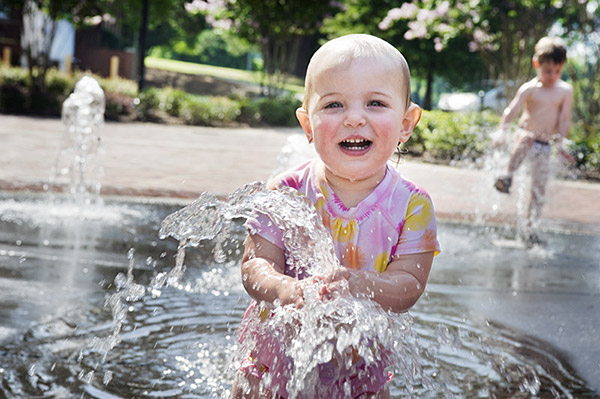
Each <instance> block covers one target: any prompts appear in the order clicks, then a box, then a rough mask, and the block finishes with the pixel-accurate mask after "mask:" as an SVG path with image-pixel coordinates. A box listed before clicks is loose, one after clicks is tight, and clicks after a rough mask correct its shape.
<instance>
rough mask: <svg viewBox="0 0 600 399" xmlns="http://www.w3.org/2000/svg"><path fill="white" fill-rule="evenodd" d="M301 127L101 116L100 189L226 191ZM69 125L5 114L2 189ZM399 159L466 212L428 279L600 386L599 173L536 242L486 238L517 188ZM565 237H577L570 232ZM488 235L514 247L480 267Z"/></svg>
mask: <svg viewBox="0 0 600 399" xmlns="http://www.w3.org/2000/svg"><path fill="white" fill-rule="evenodd" d="M300 133H301V132H300V130H299V129H297V128H291V129H224V128H223V129H222V128H204V127H190V126H166V125H156V124H140V123H134V124H125V123H106V125H105V126H104V127H103V128H102V130H101V131H100V133H99V135H100V136H101V143H102V150H103V162H102V164H103V165H104V173H103V177H102V179H101V184H102V193H103V194H104V195H106V196H113V195H114V196H128V197H131V196H143V197H169V198H178V199H181V200H182V203H184V202H185V201H187V200H190V199H193V198H195V197H196V196H198V195H199V194H200V193H201V192H203V191H209V192H212V193H216V194H218V195H223V196H224V195H227V194H229V193H231V192H233V191H234V190H235V189H236V188H238V187H240V186H242V185H243V184H246V183H248V182H252V181H255V180H266V179H267V178H268V177H269V176H270V175H271V173H272V171H273V170H274V169H275V168H276V166H277V164H278V157H279V155H280V153H281V150H282V148H283V147H284V146H286V145H289V144H290V138H291V137H292V138H294V137H296V138H298V136H299V135H300ZM62 135H63V125H62V123H61V122H60V120H57V119H38V118H27V117H17V116H6V115H0V143H1V144H2V145H1V146H0V190H1V191H5V192H10V191H15V190H16V191H19V192H23V191H40V190H42V187H43V185H44V184H45V183H47V182H48V179H49V176H50V173H51V169H52V166H53V164H54V161H55V157H56V154H57V153H58V148H59V145H60V140H61V137H62ZM291 143H293V141H291ZM399 169H400V171H401V173H402V174H404V175H405V176H406V177H408V178H409V179H411V180H413V181H415V182H418V183H419V184H420V185H421V186H423V187H424V188H426V189H427V191H428V192H429V193H430V195H431V197H432V198H433V200H434V204H435V207H436V213H437V215H438V218H439V219H440V221H444V222H446V223H451V224H452V223H454V222H458V223H460V224H461V225H463V224H462V223H463V222H469V223H466V224H464V226H465V227H464V228H463V229H464V236H461V235H460V234H458V235H457V234H455V233H453V234H452V235H451V236H448V237H444V236H441V237H440V240H441V242H442V247H443V252H442V254H440V256H439V257H438V260H436V265H438V268H437V269H436V267H434V271H433V272H432V279H431V285H430V286H431V288H430V289H431V291H432V292H433V293H437V294H444V295H447V296H448V297H451V298H452V299H453V300H455V301H456V302H457V303H460V304H461V305H463V306H466V307H467V308H469V310H470V312H472V314H471V316H472V317H483V318H487V319H489V320H491V321H492V322H495V323H501V324H503V325H506V326H509V327H510V328H514V329H516V330H518V331H521V332H522V333H523V334H525V335H528V336H533V337H536V338H537V339H541V340H543V341H544V342H547V343H548V344H550V345H551V346H552V347H554V348H556V349H557V350H558V351H559V352H560V353H561V356H564V357H565V358H566V359H567V360H568V361H569V363H570V364H571V365H572V366H573V367H574V368H575V369H576V371H577V373H578V374H579V375H580V376H581V377H582V378H584V379H585V380H586V381H588V383H589V384H590V385H591V386H592V387H594V388H595V389H596V390H597V391H598V392H600V331H598V330H599V328H600V294H599V293H600V256H599V255H597V253H598V249H599V248H600V184H594V183H587V182H579V181H562V180H560V181H552V182H551V183H550V185H549V187H548V202H547V205H546V207H545V208H544V214H543V219H542V228H543V229H544V232H545V238H547V239H548V248H546V249H544V250H541V252H539V251H538V252H535V251H534V252H532V251H527V250H526V249H525V248H523V247H520V246H519V244H518V243H515V242H514V241H512V240H510V239H506V240H505V239H503V238H502V237H501V236H500V235H499V236H496V238H495V239H491V240H481V239H480V236H483V235H485V234H486V233H485V232H486V230H485V228H482V227H481V225H488V226H489V225H503V224H508V225H512V224H514V222H515V221H516V219H517V205H516V204H517V195H516V194H511V195H509V196H507V195H503V194H499V193H497V192H495V191H494V189H493V188H492V182H493V176H490V175H489V173H485V172H482V171H480V170H476V169H467V168H455V167H448V166H441V165H431V164H425V163H419V162H413V161H403V162H402V163H401V164H400V166H399ZM475 225H477V226H479V227H475ZM469 226H473V227H472V228H471V227H469ZM556 234H560V239H559V238H556ZM570 241H572V242H573V244H574V248H570V247H569V246H567V245H566V244H565V242H567V243H568V242H570ZM556 242H560V243H562V244H560V245H555V243H556ZM470 246H473V248H470ZM493 246H497V247H500V248H504V249H506V248H509V249H510V250H511V251H510V253H511V256H512V257H514V258H510V259H506V262H505V265H504V266H503V267H502V268H500V269H498V268H494V269H488V270H485V268H483V265H485V264H486V256H488V255H489V253H488V252H487V251H490V248H491V247H493ZM586 251H588V252H586ZM581 253H585V256H584V257H583V259H584V260H583V261H582V260H581V257H579V256H578V254H581ZM449 255H451V256H452V261H449V260H447V259H448V258H446V256H449ZM474 258H477V260H476V261H475V260H473V259H474ZM523 259H525V260H523ZM548 259H550V261H549V260H548ZM495 273H497V274H495ZM450 280H452V281H450ZM454 280H456V281H454ZM465 317H467V316H465Z"/></svg>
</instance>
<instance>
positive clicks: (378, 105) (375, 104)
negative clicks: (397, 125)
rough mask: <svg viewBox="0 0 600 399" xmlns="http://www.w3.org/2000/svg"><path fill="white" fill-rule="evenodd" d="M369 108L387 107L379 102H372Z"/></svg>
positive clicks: (369, 103)
mask: <svg viewBox="0 0 600 399" xmlns="http://www.w3.org/2000/svg"><path fill="white" fill-rule="evenodd" d="M367 106H368V107H385V106H386V105H385V104H384V103H382V102H381V101H378V100H371V101H369V102H368V104H367Z"/></svg>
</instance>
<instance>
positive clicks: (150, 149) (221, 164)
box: [0, 115, 600, 234]
mask: <svg viewBox="0 0 600 399" xmlns="http://www.w3.org/2000/svg"><path fill="white" fill-rule="evenodd" d="M299 133H300V130H299V129H296V128H292V129H289V128H287V129H286V128H281V129H276V128H272V129H271V128H269V129H254V128H252V129H250V128H236V129H231V128H206V127H195V126H194V127H192V126H172V125H158V124H146V123H111V122H108V123H106V124H105V125H104V126H103V127H102V129H101V130H100V132H99V135H100V137H101V143H102V147H101V148H102V150H103V158H102V159H103V162H102V164H103V165H104V173H103V177H102V179H101V184H102V193H103V194H104V195H133V196H158V197H164V196H167V197H177V198H185V199H190V198H194V197H196V196H197V195H198V194H199V193H201V192H203V191H210V192H213V193H215V194H219V195H226V194H228V193H231V192H233V191H234V190H235V189H236V188H238V187H240V186H242V185H243V184H245V183H248V182H251V181H255V180H266V179H267V178H268V177H269V176H270V174H271V172H272V171H273V170H274V169H275V167H276V165H277V160H278V156H279V155H280V152H281V149H282V147H284V145H286V143H288V144H289V143H290V141H289V138H290V137H293V136H295V135H296V134H299ZM62 135H63V125H62V123H61V121H60V120H58V119H43V118H30V117H20V116H9V115H0V143H1V144H2V145H0V190H21V191H26V190H33V191H35V190H41V189H42V186H43V184H44V183H45V182H47V181H48V178H49V176H50V173H51V169H52V165H53V163H54V161H55V158H56V156H57V154H58V148H59V144H60V140H61V137H62ZM292 143H293V142H292ZM303 151H305V150H303ZM307 156H308V155H307ZM399 169H400V171H401V173H403V174H404V175H405V176H406V177H408V178H409V179H411V180H413V181H415V182H417V183H418V184H419V185H421V186H423V187H424V188H426V189H427V191H428V192H429V193H430V194H431V196H432V198H433V200H434V204H435V207H436V212H437V214H438V217H439V218H440V219H446V220H448V219H452V220H461V221H464V220H468V221H475V222H482V223H507V222H508V223H514V222H515V220H516V217H517V216H516V215H517V195H516V194H511V195H510V196H507V195H504V194H500V193H497V192H496V191H495V190H494V189H493V188H492V182H493V176H490V175H489V174H486V173H484V172H482V171H480V170H473V169H464V168H457V167H449V166H441V165H432V164H425V163H420V162H413V161H404V162H402V163H401V164H400V166H399ZM542 225H543V226H545V227H547V228H558V229H563V230H564V229H569V230H577V231H583V232H590V233H595V234H600V184H595V183H587V182H580V181H561V180H557V181H552V182H551V183H550V185H549V187H548V203H547V205H546V207H545V208H544V214H543V220H542Z"/></svg>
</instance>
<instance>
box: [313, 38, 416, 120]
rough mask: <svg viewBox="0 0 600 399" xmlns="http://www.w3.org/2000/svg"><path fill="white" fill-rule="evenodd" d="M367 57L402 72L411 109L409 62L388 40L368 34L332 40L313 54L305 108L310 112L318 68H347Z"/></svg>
mask: <svg viewBox="0 0 600 399" xmlns="http://www.w3.org/2000/svg"><path fill="white" fill-rule="evenodd" d="M363 57H366V58H369V57H370V58H378V59H380V60H381V61H382V62H385V63H387V64H389V66H390V68H392V69H396V70H399V71H400V73H401V75H402V84H403V87H404V89H405V90H406V97H405V98H406V108H407V109H408V107H409V106H410V104H411V100H410V69H409V67H408V63H407V62H406V59H405V58H404V56H403V55H402V54H401V53H400V51H398V49H396V48H395V47H394V46H392V45H391V44H389V43H388V42H386V41H385V40H382V39H380V38H378V37H375V36H371V35H365V34H351V35H346V36H341V37H338V38H336V39H333V40H330V41H328V42H327V43H325V44H324V45H323V46H321V47H320V48H319V49H318V50H317V51H316V52H315V53H314V54H313V56H312V58H311V59H310V62H309V63H308V68H307V69H306V78H305V81H304V100H303V101H302V107H303V108H304V109H305V110H306V111H308V102H309V100H310V97H311V95H312V93H313V90H314V87H313V86H314V83H313V80H314V75H315V71H314V69H315V68H316V69H317V71H318V70H320V67H323V64H325V65H326V66H328V67H337V66H340V65H346V64H350V63H351V62H352V61H353V60H355V59H358V58H363Z"/></svg>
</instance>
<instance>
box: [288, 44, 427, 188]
mask: <svg viewBox="0 0 600 399" xmlns="http://www.w3.org/2000/svg"><path fill="white" fill-rule="evenodd" d="M403 72H404V71H403V70H401V69H399V68H398V67H397V66H396V65H395V64H394V63H393V62H389V61H388V60H386V59H382V57H375V56H363V57H358V58H354V59H351V60H345V61H343V62H341V63H336V62H335V61H333V62H321V63H319V64H317V65H316V66H315V67H313V70H312V74H313V76H312V92H311V93H310V98H309V99H308V101H307V102H306V103H305V107H306V108H308V109H306V110H304V112H305V113H306V114H305V116H304V118H305V119H306V121H305V123H302V122H303V121H302V118H303V116H302V115H301V114H302V111H299V113H298V117H299V119H300V122H301V123H302V126H303V128H304V130H305V133H306V135H307V137H308V138H309V140H311V141H314V145H315V149H316V151H317V153H318V154H319V156H320V158H321V160H322V161H323V163H324V164H325V167H326V174H333V175H334V176H336V177H338V178H342V179H345V180H348V181H351V182H352V181H360V180H365V179H369V178H374V179H375V180H377V181H380V180H381V179H382V178H383V176H384V174H385V168H386V164H387V161H388V160H389V159H390V157H391V156H392V154H393V153H394V151H395V149H396V147H397V145H398V143H400V142H404V141H406V140H407V139H408V138H409V137H410V134H411V133H412V129H413V127H414V124H416V121H418V117H419V116H420V110H418V107H416V106H415V105H413V106H412V107H416V108H417V110H418V111H419V112H418V116H417V117H416V121H415V120H413V119H414V112H413V111H412V107H410V110H408V111H407V109H408V108H409V105H410V104H407V102H408V101H407V98H408V96H407V91H408V90H409V89H408V88H407V87H405V82H406V79H405V76H403ZM407 115H408V117H407Z"/></svg>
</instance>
